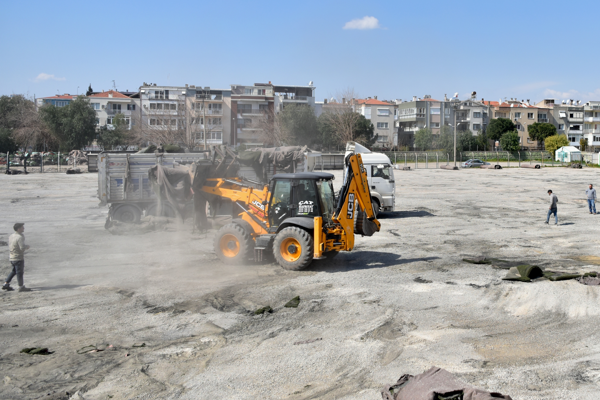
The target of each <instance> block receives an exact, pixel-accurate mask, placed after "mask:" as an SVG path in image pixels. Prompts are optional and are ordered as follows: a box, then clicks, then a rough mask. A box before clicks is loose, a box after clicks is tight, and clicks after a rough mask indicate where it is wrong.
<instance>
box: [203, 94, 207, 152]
mask: <svg viewBox="0 0 600 400" xmlns="http://www.w3.org/2000/svg"><path fill="white" fill-rule="evenodd" d="M205 100H206V88H205V89H202V115H203V116H202V131H203V132H204V150H206V149H207V146H206V107H205V105H204V101H205Z"/></svg>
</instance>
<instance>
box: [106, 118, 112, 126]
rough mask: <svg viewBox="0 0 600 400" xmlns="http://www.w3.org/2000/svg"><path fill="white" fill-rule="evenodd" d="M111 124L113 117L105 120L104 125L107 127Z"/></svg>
mask: <svg viewBox="0 0 600 400" xmlns="http://www.w3.org/2000/svg"><path fill="white" fill-rule="evenodd" d="M112 123H113V117H108V118H106V124H107V125H112Z"/></svg>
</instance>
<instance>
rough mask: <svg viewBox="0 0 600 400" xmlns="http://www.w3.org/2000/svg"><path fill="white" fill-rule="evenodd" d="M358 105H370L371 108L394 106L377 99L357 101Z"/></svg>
mask: <svg viewBox="0 0 600 400" xmlns="http://www.w3.org/2000/svg"><path fill="white" fill-rule="evenodd" d="M355 101H356V103H357V104H368V105H370V106H392V105H393V104H390V103H386V102H385V101H381V100H376V99H356V100H355Z"/></svg>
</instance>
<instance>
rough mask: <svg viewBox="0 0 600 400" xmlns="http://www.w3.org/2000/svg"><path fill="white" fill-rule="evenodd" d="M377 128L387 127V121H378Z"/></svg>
mask: <svg viewBox="0 0 600 400" xmlns="http://www.w3.org/2000/svg"><path fill="white" fill-rule="evenodd" d="M377 129H388V123H387V122H378V123H377Z"/></svg>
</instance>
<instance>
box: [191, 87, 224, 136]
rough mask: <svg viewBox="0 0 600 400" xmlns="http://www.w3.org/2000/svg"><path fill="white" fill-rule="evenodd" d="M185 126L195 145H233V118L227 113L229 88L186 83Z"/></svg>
mask: <svg viewBox="0 0 600 400" xmlns="http://www.w3.org/2000/svg"><path fill="white" fill-rule="evenodd" d="M186 96H187V97H186V99H187V100H186V107H187V113H186V116H187V126H188V131H189V135H190V137H191V138H192V140H193V141H194V143H196V145H197V146H198V147H204V142H205V141H204V136H205V135H206V145H207V146H211V145H219V144H233V143H234V131H233V125H234V123H235V121H234V120H235V117H234V115H233V114H232V113H231V89H214V88H210V87H204V88H202V87H201V86H195V85H186Z"/></svg>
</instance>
